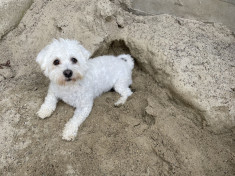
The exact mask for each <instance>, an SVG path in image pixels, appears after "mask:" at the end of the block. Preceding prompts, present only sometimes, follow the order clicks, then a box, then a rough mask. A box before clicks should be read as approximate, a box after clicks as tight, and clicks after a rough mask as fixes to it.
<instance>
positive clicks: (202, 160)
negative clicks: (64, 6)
mask: <svg viewBox="0 0 235 176" xmlns="http://www.w3.org/2000/svg"><path fill="white" fill-rule="evenodd" d="M38 4H39V5H40V3H39V1H38ZM38 4H36V5H35V4H33V7H31V9H30V11H34V12H35V11H36V12H37V10H38V11H39V9H40V10H41V9H42V8H43V7H44V6H45V5H44V6H43V3H42V8H39V5H38ZM37 5H38V6H37ZM35 9H36V10H35ZM37 15H38V14H37V13H34V15H33V19H37V18H38V16H37ZM41 15H42V16H43V14H41ZM29 16H30V15H28V17H27V16H26V19H27V18H29ZM23 22H24V21H23ZM35 25H37V24H36V22H32V24H31V26H30V25H26V26H24V23H23V24H22V23H21V24H20V25H19V26H18V28H17V29H16V30H15V31H13V32H11V33H9V34H8V35H7V36H6V37H5V38H4V39H2V40H1V41H0V56H1V57H0V58H1V59H0V64H3V63H6V62H7V61H8V60H10V61H11V63H10V65H9V64H8V65H6V66H1V68H0V74H1V82H0V92H1V98H0V125H1V129H0V163H1V165H0V175H4V176H5V175H20V176H21V175H30V176H32V175H35V176H37V175H38V176H39V175H53V176H54V175H146V176H147V175H153V176H154V175H179V176H187V175H211V176H221V175H234V173H235V167H234V163H235V161H234V160H235V155H234V152H235V148H234V130H233V129H231V131H230V132H228V133H223V134H213V133H211V132H210V131H208V129H207V128H204V125H203V124H201V122H202V120H200V118H201V116H200V115H198V114H197V112H195V110H193V109H191V108H190V107H187V106H186V105H185V104H184V103H182V102H181V101H179V100H178V99H176V98H174V97H173V96H172V95H171V94H170V93H169V91H168V90H167V89H165V88H163V87H162V86H160V85H159V84H158V83H157V82H156V81H155V80H154V79H153V78H152V77H151V76H150V75H149V74H148V73H146V72H145V71H143V70H142V67H141V65H139V63H135V68H134V71H133V84H132V86H131V89H132V90H133V92H134V94H133V95H132V96H131V97H130V98H129V99H128V101H127V102H126V104H125V105H123V106H121V107H115V106H114V102H115V101H116V100H117V99H118V98H119V95H118V94H117V93H115V92H113V91H110V92H107V93H105V94H103V95H102V96H101V97H98V98H97V99H96V100H95V104H94V107H93V109H92V112H91V114H90V116H89V117H88V118H87V119H86V121H85V122H84V123H83V124H82V126H81V127H80V128H79V132H78V136H77V138H76V140H75V141H73V142H66V141H63V140H62V139H61V137H62V136H61V133H62V130H63V127H64V125H65V123H66V122H67V121H68V119H69V118H70V117H71V116H72V115H73V111H74V109H73V108H71V107H70V106H68V105H66V104H65V103H63V102H60V103H59V104H58V106H57V109H56V111H55V112H54V113H53V115H52V116H51V117H50V118H47V119H45V120H41V119H39V118H38V117H37V116H36V114H35V113H36V112H37V110H38V109H39V107H40V105H41V103H42V102H43V99H44V97H45V95H46V93H47V87H48V83H49V81H48V79H46V78H45V77H44V76H43V74H42V73H41V71H40V70H39V67H38V66H37V65H36V63H35V61H34V58H35V56H36V54H37V52H38V51H39V47H37V45H38V44H35V45H32V46H30V45H27V46H24V45H23V44H24V38H27V37H29V36H30V35H34V33H33V32H34V31H36V32H35V33H37V30H36V29H34V28H33V26H35ZM42 29H43V27H42V28H41V29H40V30H42ZM59 30H61V29H60V28H59ZM32 31H33V32H32ZM27 34H30V35H27ZM34 37H35V36H34ZM28 40H30V39H28ZM86 41H87V42H89V39H87V40H86ZM44 42H45V41H44ZM29 43H30V42H28V44H29ZM11 44H12V45H11ZM17 44H18V45H17ZM40 46H42V44H40ZM12 51H15V52H14V53H13V52H12ZM97 53H98V52H97ZM119 53H129V50H128V48H127V47H126V46H125V45H124V44H123V43H122V42H120V43H115V44H113V45H111V46H110V47H109V49H107V50H106V51H105V52H103V53H99V55H102V54H119ZM94 56H96V55H94ZM30 60H31V61H30Z"/></svg>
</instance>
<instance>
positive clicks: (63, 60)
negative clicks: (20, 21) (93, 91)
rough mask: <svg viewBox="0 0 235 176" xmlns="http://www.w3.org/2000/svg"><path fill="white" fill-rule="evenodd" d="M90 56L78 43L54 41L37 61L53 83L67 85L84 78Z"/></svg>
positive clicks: (40, 54)
mask: <svg viewBox="0 0 235 176" xmlns="http://www.w3.org/2000/svg"><path fill="white" fill-rule="evenodd" d="M90 55H91V54H90V52H89V51H87V50H86V49H85V48H84V47H83V46H82V45H81V44H80V43H79V42H78V41H75V40H69V39H59V40H56V39H54V40H53V41H52V43H51V44H49V45H48V46H46V47H45V48H44V49H42V50H41V51H40V53H39V54H38V56H37V59H36V61H37V63H39V65H40V66H41V69H42V71H43V72H44V74H45V76H47V77H48V78H49V79H50V80H51V81H52V82H54V83H57V84H59V85H67V84H72V83H74V82H76V81H77V80H79V79H82V78H83V76H84V74H85V72H86V70H87V60H88V59H89V57H90Z"/></svg>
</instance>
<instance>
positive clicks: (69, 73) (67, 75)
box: [63, 70, 73, 78]
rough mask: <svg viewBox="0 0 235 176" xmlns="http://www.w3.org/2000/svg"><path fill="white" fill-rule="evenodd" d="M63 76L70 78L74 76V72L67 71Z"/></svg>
mask: <svg viewBox="0 0 235 176" xmlns="http://www.w3.org/2000/svg"><path fill="white" fill-rule="evenodd" d="M63 74H64V76H65V77H66V78H70V77H71V76H72V75H73V72H72V70H65V71H64V72H63Z"/></svg>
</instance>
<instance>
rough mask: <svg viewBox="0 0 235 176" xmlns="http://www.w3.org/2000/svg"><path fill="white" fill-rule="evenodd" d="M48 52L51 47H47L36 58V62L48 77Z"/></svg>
mask: <svg viewBox="0 0 235 176" xmlns="http://www.w3.org/2000/svg"><path fill="white" fill-rule="evenodd" d="M48 50H49V46H46V47H45V48H43V49H42V50H41V51H40V52H39V53H38V56H37V58H36V62H37V63H38V64H39V65H40V67H41V69H42V71H43V72H44V74H45V75H46V76H47V75H48V69H47V67H46V65H47V63H46V62H47V58H48V54H49V52H48Z"/></svg>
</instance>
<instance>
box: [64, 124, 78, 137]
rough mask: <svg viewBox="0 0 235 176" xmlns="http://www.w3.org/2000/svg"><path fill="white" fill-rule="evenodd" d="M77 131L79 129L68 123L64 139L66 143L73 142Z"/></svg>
mask: <svg viewBox="0 0 235 176" xmlns="http://www.w3.org/2000/svg"><path fill="white" fill-rule="evenodd" d="M77 131H78V127H77V126H75V125H74V124H71V123H70V122H68V123H67V124H66V125H65V128H64V131H63V136H62V139H64V140H66V141H73V140H74V139H75V137H76V136H77Z"/></svg>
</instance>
